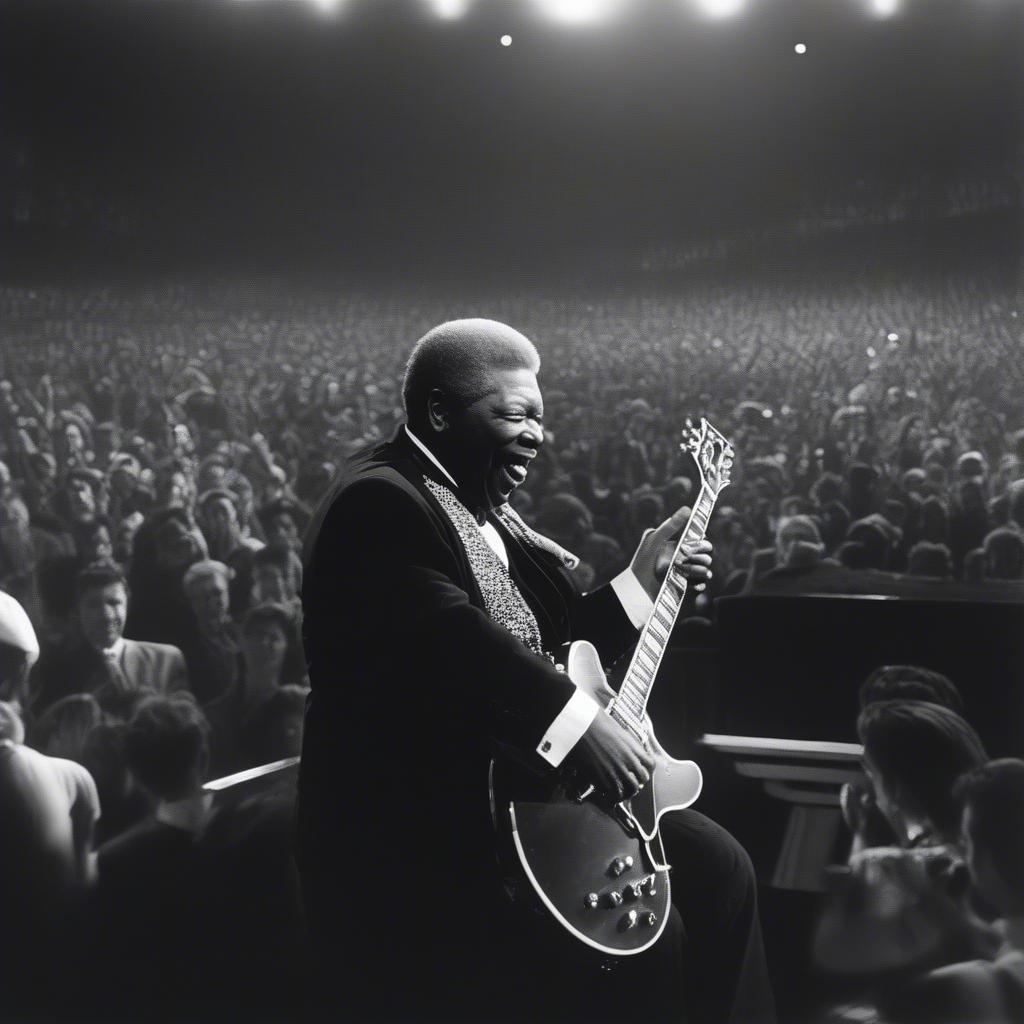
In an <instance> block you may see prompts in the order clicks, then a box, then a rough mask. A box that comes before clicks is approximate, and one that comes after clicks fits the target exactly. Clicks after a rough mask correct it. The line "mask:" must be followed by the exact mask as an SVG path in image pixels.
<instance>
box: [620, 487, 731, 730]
mask: <svg viewBox="0 0 1024 1024" xmlns="http://www.w3.org/2000/svg"><path fill="white" fill-rule="evenodd" d="M717 497H718V495H717V494H716V493H714V492H713V491H712V490H711V489H710V488H709V487H708V486H707V484H704V485H702V486H701V489H700V494H699V495H698V496H697V500H696V502H694V505H693V511H692V512H691V513H690V518H689V519H688V520H687V523H686V528H685V529H684V530H683V532H682V535H681V536H680V538H679V542H678V543H677V544H676V549H675V551H674V552H673V554H672V562H671V564H673V565H674V564H675V561H676V558H677V557H678V556H679V551H680V549H681V548H683V547H684V546H687V545H692V544H696V543H697V542H698V541H701V540H703V539H704V534H705V533H706V532H707V528H708V522H709V520H710V519H711V512H712V510H713V509H714V507H715V501H716V499H717ZM685 596H686V579H685V578H684V577H683V576H682V575H680V574H678V573H674V572H672V571H669V572H667V573H666V574H665V579H664V580H663V581H662V584H661V589H660V590H659V591H658V596H657V597H656V598H655V601H654V611H653V612H652V613H651V617H650V618H649V619H648V620H647V624H646V625H645V626H644V628H643V629H642V630H641V631H640V639H639V640H638V641H637V645H636V650H635V651H634V652H633V658H632V660H631V661H630V663H629V669H628V670H627V672H626V676H625V678H624V679H623V681H622V686H621V687H620V688H619V692H618V695H617V696H616V697H615V699H614V700H613V701H612V703H611V705H610V707H609V709H608V710H609V712H610V714H611V715H612V717H613V718H616V719H617V720H618V721H619V722H620V724H622V725H625V726H626V727H627V728H629V729H631V730H632V731H633V732H637V731H639V732H641V733H642V731H643V725H642V723H643V720H644V715H645V714H646V712H647V700H648V698H649V697H650V695H651V688H652V687H653V686H654V680H655V678H656V677H657V675H658V669H659V668H660V666H661V659H662V658H663V657H664V656H665V650H666V648H667V647H668V639H669V637H670V636H671V635H672V628H673V626H675V623H676V619H677V618H678V617H679V610H680V609H681V608H682V606H683V598H684V597H685Z"/></svg>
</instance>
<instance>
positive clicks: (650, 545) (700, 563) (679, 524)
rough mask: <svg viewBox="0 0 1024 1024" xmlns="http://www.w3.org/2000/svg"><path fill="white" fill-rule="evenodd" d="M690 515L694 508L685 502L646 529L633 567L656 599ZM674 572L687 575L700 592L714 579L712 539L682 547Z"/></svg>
mask: <svg viewBox="0 0 1024 1024" xmlns="http://www.w3.org/2000/svg"><path fill="white" fill-rule="evenodd" d="M689 518H690V507H689V506H688V505H683V506H682V508H679V509H677V510H676V511H675V512H673V513H672V515H670V516H669V517H668V519H666V520H665V522H663V523H662V524H661V526H659V527H657V528H656V529H653V530H645V531H644V535H643V536H642V537H641V538H640V543H639V545H638V546H637V549H636V553H635V554H634V555H633V561H632V562H630V564H629V567H630V569H631V570H632V571H633V575H634V576H635V577H636V578H637V581H638V582H639V583H640V586H642V587H643V588H644V590H645V591H646V592H647V595H648V597H650V599H651V600H652V601H653V600H654V599H655V598H656V597H657V596H658V590H659V589H660V588H661V581H662V580H663V579H664V578H665V573H666V572H667V571H668V568H669V561H670V559H671V558H672V555H673V553H674V551H675V546H676V543H677V542H678V540H679V534H680V532H681V531H682V530H683V528H684V527H685V526H686V524H687V522H688V521H689ZM672 572H673V573H674V574H675V573H677V574H679V575H680V576H683V577H685V578H686V580H687V581H688V583H689V584H690V585H691V586H692V587H693V589H694V591H695V592H696V593H698V594H699V593H700V592H701V591H702V590H703V589H704V587H705V586H706V585H707V581H708V580H709V579H711V542H710V541H709V540H701V541H698V542H697V543H696V544H694V545H693V546H692V548H691V547H686V548H682V549H681V550H680V552H679V556H678V557H677V558H676V561H675V565H673V566H672Z"/></svg>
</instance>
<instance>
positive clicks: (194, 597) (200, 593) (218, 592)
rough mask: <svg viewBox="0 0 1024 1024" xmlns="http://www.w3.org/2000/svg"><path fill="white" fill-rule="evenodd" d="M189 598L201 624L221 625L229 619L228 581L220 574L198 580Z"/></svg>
mask: <svg viewBox="0 0 1024 1024" xmlns="http://www.w3.org/2000/svg"><path fill="white" fill-rule="evenodd" d="M187 597H188V601H189V604H190V605H191V606H192V610H193V612H195V616H196V618H197V619H198V620H199V621H200V622H201V623H207V624H210V625H219V624H220V623H221V622H223V621H224V620H225V619H226V618H227V617H228V581H227V580H226V579H225V578H224V577H223V576H221V575H220V574H217V575H210V576H204V577H203V578H202V579H200V580H197V581H196V582H195V583H193V584H192V586H190V587H189V589H188V594H187Z"/></svg>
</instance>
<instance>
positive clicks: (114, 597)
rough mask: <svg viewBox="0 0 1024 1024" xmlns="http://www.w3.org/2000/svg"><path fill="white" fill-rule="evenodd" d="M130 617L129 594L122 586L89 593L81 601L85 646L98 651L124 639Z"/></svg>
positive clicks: (79, 616) (115, 584) (110, 584)
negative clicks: (87, 645) (125, 623)
mask: <svg viewBox="0 0 1024 1024" xmlns="http://www.w3.org/2000/svg"><path fill="white" fill-rule="evenodd" d="M127 615H128V593H127V591H126V590H125V588H124V584H123V583H108V584H107V585H106V586H105V587H94V588H93V589H91V590H87V591H86V592H85V593H84V594H83V595H82V596H81V597H80V598H79V600H78V622H79V624H80V625H81V627H82V635H83V636H84V637H85V640H86V643H88V644H89V646H90V647H93V648H95V649H96V650H98V651H100V650H104V649H105V648H107V647H112V646H113V645H114V644H115V643H116V642H117V641H118V640H120V639H121V634H122V633H123V632H124V622H125V618H126V617H127Z"/></svg>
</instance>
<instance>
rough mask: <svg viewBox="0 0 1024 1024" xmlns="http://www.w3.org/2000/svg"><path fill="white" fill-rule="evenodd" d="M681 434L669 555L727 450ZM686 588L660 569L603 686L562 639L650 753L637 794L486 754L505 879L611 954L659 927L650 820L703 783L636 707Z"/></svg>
mask: <svg viewBox="0 0 1024 1024" xmlns="http://www.w3.org/2000/svg"><path fill="white" fill-rule="evenodd" d="M684 437H685V441H684V443H683V445H682V447H683V449H684V450H685V451H688V452H689V453H690V454H691V455H692V456H693V458H694V461H695V462H696V464H697V471H698V472H699V474H700V479H701V488H700V493H699V494H698V496H697V499H696V501H694V503H693V508H692V509H691V511H690V518H689V520H688V521H687V524H686V526H685V528H684V529H683V532H682V535H681V536H680V538H679V540H678V542H677V544H676V549H675V553H674V554H673V556H672V558H671V559H670V561H669V564H670V565H674V564H675V563H676V560H677V559H678V558H679V555H680V551H681V549H682V547H683V546H684V545H685V544H688V543H689V544H693V543H696V542H698V541H700V540H701V539H703V537H704V532H705V530H706V529H707V525H708V521H709V519H710V517H711V512H712V510H713V509H714V506H715V502H716V501H717V499H718V496H719V494H720V493H721V491H722V489H723V488H724V487H726V486H727V485H728V483H729V470H730V468H731V466H732V457H733V450H732V446H731V445H730V444H729V442H728V440H727V439H726V438H725V436H724V435H723V434H721V433H720V432H719V431H718V430H716V429H715V428H714V427H713V426H712V425H711V424H710V423H708V421H707V420H706V419H702V420H701V422H700V427H699V428H698V427H695V426H694V425H693V424H692V423H691V422H690V421H689V420H688V421H687V429H686V431H685V432H684ZM685 594H686V578H685V576H684V575H682V576H681V575H677V574H676V573H674V572H673V571H672V570H671V569H669V571H668V572H666V574H665V578H664V580H663V581H662V584H661V588H660V590H659V591H658V596H657V597H656V598H655V599H654V604H653V610H652V611H651V614H650V617H649V618H648V620H647V623H646V625H644V627H643V628H642V629H641V630H640V636H639V638H638V639H637V642H636V646H635V648H634V650H633V657H632V660H631V661H630V664H629V668H628V669H627V670H626V674H625V676H624V678H623V680H622V685H621V686H620V687H619V692H618V694H613V693H612V691H611V690H610V689H609V688H608V686H607V683H606V681H605V675H604V670H603V669H602V668H601V663H600V661H599V659H598V655H597V651H596V650H595V649H594V647H593V646H592V645H591V644H589V643H586V642H585V641H578V642H576V643H574V644H571V645H570V646H569V649H568V655H567V658H566V662H565V671H566V673H567V674H568V676H569V678H570V679H571V680H572V681H573V683H575V684H576V686H578V687H580V688H581V689H582V690H584V691H586V692H587V693H588V694H589V695H590V696H591V697H593V698H594V699H595V700H596V702H597V703H598V705H599V706H600V707H603V708H604V712H599V713H606V714H608V715H610V716H611V717H612V718H613V719H614V720H615V721H616V722H617V723H618V724H619V725H620V726H621V727H622V728H623V729H625V730H627V732H631V733H632V734H633V735H634V736H635V737H636V738H637V739H638V740H639V741H641V742H643V743H646V744H647V745H648V746H649V748H650V749H651V751H652V753H653V754H654V758H655V765H654V771H653V772H652V774H651V778H650V780H649V782H648V783H647V785H646V786H645V787H644V788H643V789H642V790H641V791H640V792H639V793H637V795H636V796H634V797H632V798H631V799H629V800H623V801H621V802H619V803H614V802H612V801H611V800H610V799H609V798H607V797H605V796H604V795H603V794H600V793H597V792H596V791H595V790H594V788H593V787H592V786H591V787H590V788H589V789H587V790H585V791H581V789H580V787H578V786H574V784H573V781H574V780H573V779H572V777H571V775H570V774H569V773H566V772H562V773H560V774H559V776H558V777H557V778H558V781H557V782H556V783H555V784H554V785H552V784H551V783H550V782H549V781H547V780H548V779H550V774H549V773H545V775H544V781H538V778H537V775H536V773H534V774H532V775H531V774H530V773H529V772H528V771H527V770H526V769H525V768H524V767H523V766H522V765H521V764H519V763H517V760H516V759H515V758H514V757H513V756H512V754H511V753H510V754H508V755H502V756H500V757H499V758H497V759H496V760H495V761H492V763H491V780H490V781H491V793H490V796H491V814H492V817H493V819H494V824H495V828H496V829H497V832H498V850H499V857H501V858H502V859H503V861H504V863H505V865H506V875H511V876H512V877H513V878H514V879H515V881H513V882H512V883H511V884H510V886H509V888H510V890H511V891H513V892H520V891H526V892H527V893H528V894H529V895H530V896H532V897H533V904H534V906H535V907H537V908H538V909H540V910H541V911H542V912H546V913H547V914H548V915H549V916H550V917H551V918H553V919H554V920H555V921H556V922H558V924H559V925H561V926H562V928H564V929H565V930H566V931H567V932H568V933H569V934H571V935H572V936H573V937H575V938H576V939H578V940H579V941H580V942H582V943H584V944H585V945H586V946H589V947H591V948H592V949H596V950H599V951H600V952H602V953H609V954H612V955H614V956H629V955H631V954H635V953H642V952H643V951H644V950H645V949H649V948H650V947H651V946H653V945H654V943H655V942H657V941H658V938H659V937H660V936H661V934H662V932H663V931H664V929H665V922H666V921H667V920H668V915H669V912H670V910H671V908H672V903H671V893H670V890H669V865H668V864H666V863H665V855H664V851H663V850H662V846H661V839H660V837H659V836H658V822H659V821H660V820H661V816H662V815H663V814H665V813H666V812H668V811H674V810H681V809H682V808H684V807H689V806H690V804H692V803H693V802H694V800H696V799H697V797H698V796H699V795H700V791H701V786H702V784H703V780H702V777H701V772H700V768H698V767H697V765H696V764H694V763H693V762H692V761H677V760H675V758H672V757H669V756H668V754H666V753H665V751H664V750H663V749H662V747H661V744H659V743H658V741H657V739H655V737H654V734H653V733H652V732H651V729H650V722H649V721H648V719H647V718H646V710H645V709H646V707H647V699H648V697H649V695H650V691H651V687H652V686H653V685H654V681H655V679H656V678H657V675H658V668H659V666H660V665H661V660H662V657H663V655H664V653H665V650H666V648H667V647H668V642H669V637H670V636H671V634H672V628H673V626H674V625H675V622H676V618H677V617H678V615H679V611H680V609H681V607H682V603H683V598H684V596H685ZM523 879H525V880H526V883H528V884H523V881H522V880H523Z"/></svg>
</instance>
